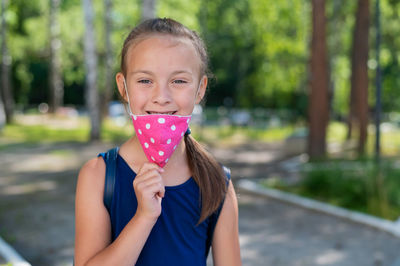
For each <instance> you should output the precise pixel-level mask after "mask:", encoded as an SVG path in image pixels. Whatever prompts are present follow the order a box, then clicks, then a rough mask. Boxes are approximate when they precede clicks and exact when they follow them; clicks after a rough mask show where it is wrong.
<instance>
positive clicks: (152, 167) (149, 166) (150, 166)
mask: <svg viewBox="0 0 400 266" xmlns="http://www.w3.org/2000/svg"><path fill="white" fill-rule="evenodd" d="M150 170H157V171H158V172H160V173H162V172H164V169H163V168H161V167H159V166H158V165H157V164H155V163H150V162H146V163H144V164H143V165H142V167H140V169H139V171H138V173H137V175H142V174H144V173H146V172H148V171H150Z"/></svg>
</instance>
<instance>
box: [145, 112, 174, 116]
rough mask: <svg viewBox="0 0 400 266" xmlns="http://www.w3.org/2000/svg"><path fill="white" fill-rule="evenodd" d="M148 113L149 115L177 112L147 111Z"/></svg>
mask: <svg viewBox="0 0 400 266" xmlns="http://www.w3.org/2000/svg"><path fill="white" fill-rule="evenodd" d="M146 113H147V114H149V115H173V114H175V113H176V111H171V112H155V111H146Z"/></svg>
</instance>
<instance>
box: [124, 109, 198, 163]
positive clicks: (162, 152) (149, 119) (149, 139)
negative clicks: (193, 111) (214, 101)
mask: <svg viewBox="0 0 400 266" xmlns="http://www.w3.org/2000/svg"><path fill="white" fill-rule="evenodd" d="M131 117H132V122H133V126H134V128H135V132H136V135H137V137H138V139H139V142H140V144H141V145H142V148H143V151H144V153H145V154H146V157H147V159H148V160H149V161H150V162H154V163H156V164H157V165H158V166H160V167H164V166H165V164H166V163H167V162H168V160H169V158H170V157H171V155H172V153H173V152H174V151H175V149H176V147H177V146H178V144H179V142H180V140H181V139H182V137H183V136H184V134H185V132H186V130H187V128H188V126H189V122H190V119H191V116H190V115H189V116H179V115H161V114H160V115H157V114H156V115H153V114H150V115H131Z"/></svg>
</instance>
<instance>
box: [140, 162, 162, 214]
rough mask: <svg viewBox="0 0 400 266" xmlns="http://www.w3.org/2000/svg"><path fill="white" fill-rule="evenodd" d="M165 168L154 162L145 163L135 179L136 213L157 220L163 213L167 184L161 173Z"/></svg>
mask: <svg viewBox="0 0 400 266" xmlns="http://www.w3.org/2000/svg"><path fill="white" fill-rule="evenodd" d="M162 172H164V169H162V168H161V167H159V166H158V165H156V164H154V163H149V162H147V163H144V164H143V166H142V167H141V168H140V170H139V171H138V174H137V175H136V177H135V179H134V180H133V188H134V190H135V194H136V198H137V202H138V207H137V211H136V214H135V216H136V215H138V216H142V217H145V218H147V219H150V220H151V221H154V222H156V221H157V218H158V217H159V216H160V214H161V200H162V198H163V197H164V194H165V186H164V182H163V179H162V177H161V175H160V173H162Z"/></svg>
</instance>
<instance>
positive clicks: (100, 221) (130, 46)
mask: <svg viewBox="0 0 400 266" xmlns="http://www.w3.org/2000/svg"><path fill="white" fill-rule="evenodd" d="M207 63H208V57H207V54H206V50H205V46H204V44H203V42H202V40H201V39H200V38H199V36H198V35H197V34H196V33H195V32H194V31H191V30H189V29H187V28H186V27H185V26H183V25H182V24H180V23H178V22H176V21H174V20H172V19H166V18H164V19H151V20H147V21H145V22H143V23H142V24H140V25H139V26H137V27H136V28H134V29H133V30H132V31H131V33H130V34H129V36H128V37H127V39H126V40H125V42H124V46H123V48H122V53H121V72H119V73H118V74H117V75H116V82H117V85H118V90H119V92H120V94H121V96H122V98H123V99H124V101H125V102H126V104H127V107H128V108H127V109H128V110H129V113H130V115H131V117H132V121H133V124H134V128H135V131H136V134H135V135H134V136H132V137H131V138H130V139H129V140H128V141H126V142H125V143H124V144H123V145H122V146H121V147H120V149H119V151H118V155H117V159H116V173H115V185H114V193H113V197H112V201H111V202H112V204H111V206H110V209H109V210H107V209H106V207H105V205H104V203H103V193H104V189H105V188H104V187H105V172H106V164H105V161H104V158H103V157H104V154H101V156H99V157H97V158H94V159H92V160H90V161H89V162H87V163H86V164H85V165H84V166H83V167H82V169H81V171H80V173H79V178H78V184H77V191H76V236H75V265H77V266H80V265H135V264H136V265H149V266H150V265H151V266H153V265H155V266H157V265H171V266H172V265H190V266H192V265H206V260H207V254H208V251H209V246H210V244H211V245H212V247H213V248H212V256H213V261H214V265H229V266H235V265H241V259H240V249H239V236H238V235H239V233H238V205H237V199H236V194H235V191H234V188H233V185H232V182H231V181H230V180H229V179H228V177H227V175H226V174H225V173H224V170H223V168H222V166H221V165H220V164H219V163H218V162H217V161H216V160H215V159H214V158H213V157H212V156H211V155H210V154H209V153H207V151H205V149H204V148H202V147H201V145H200V144H198V143H197V142H196V141H195V140H194V139H193V137H191V136H190V130H189V129H188V123H189V121H190V115H191V113H192V111H193V108H194V106H195V104H197V103H199V102H200V101H201V100H202V98H203V97H204V94H205V91H206V87H207V71H208V70H207ZM228 176H229V175H228ZM221 207H222V209H220V208H221ZM219 210H220V214H219V217H218V220H217V223H216V226H215V230H214V233H213V234H211V235H212V239H207V237H208V236H209V235H210V234H209V233H210V231H209V230H210V225H211V224H212V222H211V219H212V217H215V213H216V212H218V211H219ZM213 215H214V216H213Z"/></svg>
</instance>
